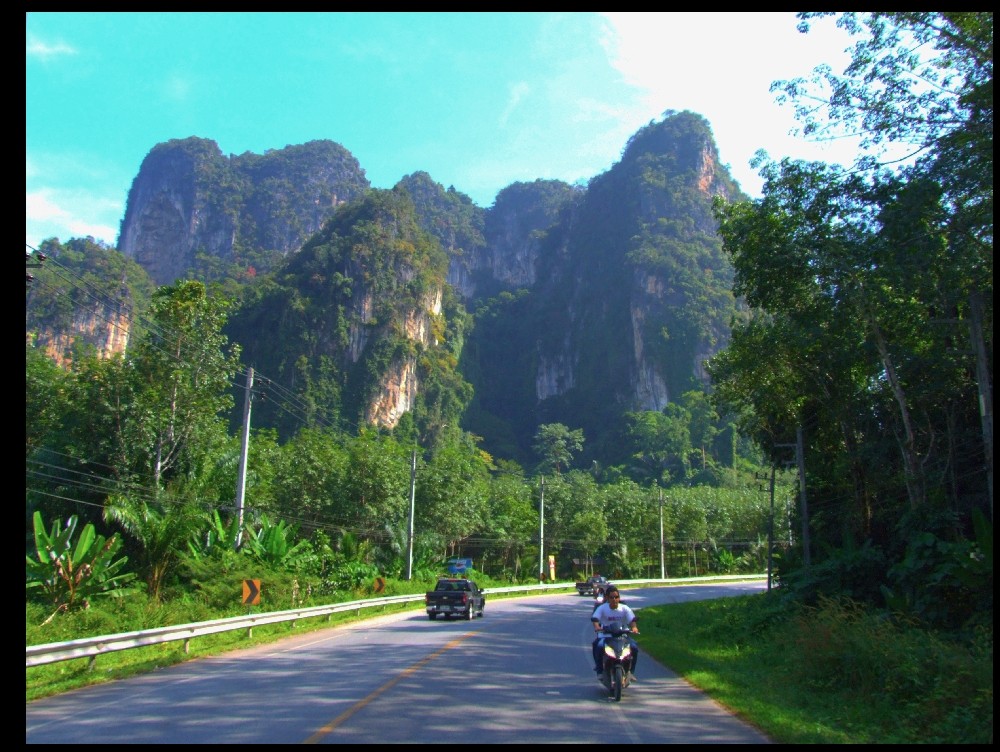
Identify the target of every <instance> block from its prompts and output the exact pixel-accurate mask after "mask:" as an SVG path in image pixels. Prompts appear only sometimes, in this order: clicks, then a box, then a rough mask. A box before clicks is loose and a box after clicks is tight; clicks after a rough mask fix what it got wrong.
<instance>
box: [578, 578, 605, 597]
mask: <svg viewBox="0 0 1000 752" xmlns="http://www.w3.org/2000/svg"><path fill="white" fill-rule="evenodd" d="M610 584H611V583H610V582H608V578H607V577H604V576H602V575H599V574H595V575H594V576H593V577H588V578H587V579H585V580H583V581H582V582H578V583H576V592H578V593H579V594H580V595H597V593H598V592H601V593H603V592H604V591H605V590H606V589H607V587H608V585H610Z"/></svg>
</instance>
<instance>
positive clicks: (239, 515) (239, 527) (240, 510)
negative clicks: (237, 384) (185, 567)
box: [236, 368, 253, 551]
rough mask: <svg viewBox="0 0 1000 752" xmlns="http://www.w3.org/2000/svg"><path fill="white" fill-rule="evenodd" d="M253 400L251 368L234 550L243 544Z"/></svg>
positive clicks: (248, 372) (237, 497)
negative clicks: (244, 499) (244, 505)
mask: <svg viewBox="0 0 1000 752" xmlns="http://www.w3.org/2000/svg"><path fill="white" fill-rule="evenodd" d="M252 400H253V368H248V369H247V387H246V397H245V398H244V400H243V441H242V445H241V447H240V467H239V470H238V472H237V475H236V518H237V520H239V524H238V525H237V527H236V550H237V551H239V550H240V545H241V544H242V543H243V497H244V495H245V494H246V484H247V449H248V447H249V446H250V403H251V402H252Z"/></svg>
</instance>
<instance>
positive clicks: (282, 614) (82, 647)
mask: <svg viewBox="0 0 1000 752" xmlns="http://www.w3.org/2000/svg"><path fill="white" fill-rule="evenodd" d="M766 576H767V575H724V576H719V577H686V578H681V579H650V580H615V581H614V584H616V585H619V586H625V585H651V584H661V585H674V584H682V583H685V582H687V583H690V582H719V581H727V580H728V581H732V580H737V581H738V580H755V579H759V578H766ZM574 587H575V583H572V582H569V583H565V582H555V583H546V584H543V585H513V586H510V587H498V588H486V589H485V590H484V592H485V593H486V594H487V595H493V594H497V593H522V592H525V593H526V592H532V591H544V590H572V589H574ZM423 600H424V594H423V593H417V594H414V595H392V596H386V597H384V598H368V599H365V600H357V601H346V602H344V603H331V604H329V605H326V606H311V607H309V608H293V609H289V610H287V611H272V612H270V613H264V614H248V615H247V616H232V617H229V618H225V619H214V620H212V621H199V622H193V623H190V624H176V625H174V626H170V627H156V628H155V629H143V630H139V631H137V632H122V633H120V634H111V635H100V636H98V637H83V638H80V639H78V640H70V641H68V642H49V643H46V644H44V645H29V646H28V647H26V648H25V649H24V667H25V668H31V667H32V666H43V665H45V664H48V663H58V662H59V661H69V660H73V659H74V658H90V667H91V668H93V665H94V662H95V661H96V659H97V656H99V655H103V654H105V653H113V652H116V651H119V650H131V649H132V648H141V647H146V646H148V645H159V644H161V643H164V642H174V641H177V640H184V652H185V653H186V652H188V650H189V648H190V642H191V640H192V639H193V638H195V637H203V636H205V635H210V634H217V633H219V632H230V631H233V630H237V629H245V630H247V637H251V636H252V635H253V628H254V627H259V626H263V625H265V624H277V623H280V622H289V621H290V622H292V626H295V622H296V621H299V620H301V619H312V618H315V617H318V616H326V617H329V616H330V615H331V614H335V613H341V612H344V611H357V612H358V614H359V615H360V613H361V611H362V609H366V608H375V607H381V606H387V605H392V604H396V603H416V602H422V601H423Z"/></svg>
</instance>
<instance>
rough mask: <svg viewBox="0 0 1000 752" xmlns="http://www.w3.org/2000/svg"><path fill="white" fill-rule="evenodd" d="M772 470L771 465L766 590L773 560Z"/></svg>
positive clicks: (769, 589) (773, 468) (769, 583)
mask: <svg viewBox="0 0 1000 752" xmlns="http://www.w3.org/2000/svg"><path fill="white" fill-rule="evenodd" d="M774 472H775V467H774V465H771V515H770V517H768V521H767V590H768V592H770V591H771V569H772V562H773V561H774Z"/></svg>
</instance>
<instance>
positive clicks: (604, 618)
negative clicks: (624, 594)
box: [590, 585, 639, 680]
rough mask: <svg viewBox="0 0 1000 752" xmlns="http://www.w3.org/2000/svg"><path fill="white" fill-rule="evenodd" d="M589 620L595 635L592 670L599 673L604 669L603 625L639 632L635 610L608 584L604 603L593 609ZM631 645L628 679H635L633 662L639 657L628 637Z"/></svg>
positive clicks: (637, 646) (635, 646) (636, 648)
mask: <svg viewBox="0 0 1000 752" xmlns="http://www.w3.org/2000/svg"><path fill="white" fill-rule="evenodd" d="M590 621H591V622H592V623H593V625H594V631H595V632H597V637H595V638H594V644H593V651H594V671H595V672H597V673H601V672H602V671H604V660H603V658H602V656H603V655H604V635H603V634H602V631H603V630H604V627H611V626H618V627H620V628H622V629H625V628H628V629H629V630H630V631H631V632H632V633H633V634H639V625H638V624H637V623H636V618H635V612H634V611H633V610H632V609H631V608H629V607H628V606H626V605H625V604H624V603H622V602H621V594H620V593H619V592H618V588H616V587H615V586H614V585H609V586H608V588H607V590H605V591H604V603H602V604H601V605H600V606H598V607H597V608H595V609H594V613H593V614H591V615H590ZM629 643H630V644H631V647H632V666H631V669H630V671H629V673H630V674H631V676H630V677H629V678H630V679H633V680H634V679H635V664H636V661H637V660H638V659H639V645H638V644H637V643H636V641H635V640H633V639H632V638H631V637H629Z"/></svg>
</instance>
